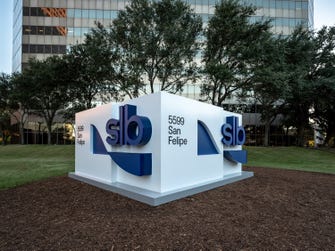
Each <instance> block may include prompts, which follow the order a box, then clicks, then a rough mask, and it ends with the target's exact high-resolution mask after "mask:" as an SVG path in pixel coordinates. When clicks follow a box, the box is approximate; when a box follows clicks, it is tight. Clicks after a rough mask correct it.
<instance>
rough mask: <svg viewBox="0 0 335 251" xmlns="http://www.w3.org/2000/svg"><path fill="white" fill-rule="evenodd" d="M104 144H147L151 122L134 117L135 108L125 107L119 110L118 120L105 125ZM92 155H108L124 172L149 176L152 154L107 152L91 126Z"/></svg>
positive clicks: (131, 106)
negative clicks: (105, 135)
mask: <svg viewBox="0 0 335 251" xmlns="http://www.w3.org/2000/svg"><path fill="white" fill-rule="evenodd" d="M106 132H107V134H108V136H107V138H106V142H107V143H108V144H109V145H111V146H117V145H118V146H123V145H132V146H140V145H145V144H146V143H148V142H149V140H150V138H151V133H152V127H151V122H150V120H149V119H148V118H147V117H143V116H138V115H136V106H134V105H125V106H120V108H119V119H118V120H117V119H113V118H112V119H110V120H108V121H107V123H106ZM91 137H92V142H93V153H94V154H103V155H109V156H110V157H111V158H112V159H113V161H114V162H115V163H116V164H117V165H118V166H120V167H121V168H122V169H123V170H125V171H126V172H129V173H131V174H134V175H137V176H143V175H151V173H152V154H151V153H130V152H108V151H107V150H106V147H105V144H104V142H103V140H102V138H101V136H100V134H99V132H98V130H97V128H96V127H95V126H94V125H91Z"/></svg>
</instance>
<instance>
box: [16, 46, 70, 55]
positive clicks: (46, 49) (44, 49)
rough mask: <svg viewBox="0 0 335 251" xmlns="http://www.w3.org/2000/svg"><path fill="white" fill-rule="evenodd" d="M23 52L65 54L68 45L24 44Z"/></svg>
mask: <svg viewBox="0 0 335 251" xmlns="http://www.w3.org/2000/svg"><path fill="white" fill-rule="evenodd" d="M22 53H45V54H65V53H66V45H51V44H22Z"/></svg>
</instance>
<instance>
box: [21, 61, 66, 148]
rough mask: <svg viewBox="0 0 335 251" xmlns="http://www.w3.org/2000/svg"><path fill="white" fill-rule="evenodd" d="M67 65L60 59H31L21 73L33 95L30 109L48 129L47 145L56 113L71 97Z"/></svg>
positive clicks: (49, 142)
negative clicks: (41, 119) (43, 121)
mask: <svg viewBox="0 0 335 251" xmlns="http://www.w3.org/2000/svg"><path fill="white" fill-rule="evenodd" d="M68 69H69V65H68V64H67V62H66V61H65V60H63V59H62V58H61V57H57V56H55V57H49V58H47V59H45V60H43V61H37V60H36V59H31V60H30V61H29V63H28V68H27V69H26V70H25V71H24V72H23V77H24V80H25V82H26V83H27V84H29V85H30V88H31V92H32V93H33V105H32V107H31V108H32V109H33V110H34V113H36V114H37V115H39V116H41V117H43V118H44V120H45V123H46V126H47V129H48V144H51V132H52V125H53V121H54V118H55V116H56V114H57V112H58V111H59V110H61V109H64V108H65V107H67V105H68V103H69V101H70V99H71V96H70V95H69V94H70V93H69V86H68V82H69V81H71V76H70V75H71V73H70V72H69V70H68Z"/></svg>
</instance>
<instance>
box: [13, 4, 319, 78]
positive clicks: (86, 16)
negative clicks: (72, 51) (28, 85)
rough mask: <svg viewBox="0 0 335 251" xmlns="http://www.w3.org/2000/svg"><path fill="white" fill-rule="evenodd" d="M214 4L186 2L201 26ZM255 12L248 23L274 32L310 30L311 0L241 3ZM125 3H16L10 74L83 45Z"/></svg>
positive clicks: (287, 32) (311, 16)
mask: <svg viewBox="0 0 335 251" xmlns="http://www.w3.org/2000/svg"><path fill="white" fill-rule="evenodd" d="M215 2H216V1H215V0H189V1H188V3H189V4H191V6H192V8H193V9H194V11H195V12H196V13H197V14H199V15H201V17H202V18H203V21H204V22H207V20H208V19H209V18H210V16H211V15H213V13H214V5H215ZM241 3H245V4H252V5H255V6H256V7H257V8H258V10H257V12H256V15H255V16H254V17H252V18H251V22H252V21H255V20H257V19H260V18H262V17H266V18H268V17H269V18H272V24H273V31H274V32H275V33H277V34H280V33H282V34H283V35H288V34H290V33H291V32H292V31H293V29H294V28H295V27H296V26H297V25H298V24H303V25H305V26H306V27H313V9H314V6H313V0H289V1H288V0H286V1H283V0H241ZM126 4H127V1H125V0H15V1H14V22H13V60H12V64H13V65H12V71H13V72H16V71H21V70H22V69H23V68H24V67H25V64H26V63H27V62H28V59H29V58H30V57H35V58H37V59H44V58H46V57H48V56H50V55H55V54H63V53H65V52H66V48H67V46H69V45H71V44H75V43H77V42H79V43H80V42H82V41H83V38H84V35H85V33H87V32H88V31H89V30H90V28H92V27H94V23H95V21H99V22H101V23H102V24H104V25H107V26H108V25H109V24H110V22H111V20H113V19H114V18H116V17H117V12H118V10H122V9H124V7H125V5H126Z"/></svg>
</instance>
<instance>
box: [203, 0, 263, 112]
mask: <svg viewBox="0 0 335 251" xmlns="http://www.w3.org/2000/svg"><path fill="white" fill-rule="evenodd" d="M254 13H255V9H254V8H253V7H250V6H243V5H240V4H239V3H238V2H237V1H234V0H228V1H221V2H220V4H218V5H216V6H215V13H214V16H213V17H212V18H211V19H210V20H209V23H208V27H207V29H206V31H205V37H206V42H205V48H204V54H203V59H202V61H203V63H204V68H203V74H204V76H205V83H204V84H203V85H202V89H201V95H202V96H203V97H204V100H205V101H210V102H211V103H212V104H214V105H217V106H223V103H224V101H225V100H226V99H227V98H230V97H232V95H236V94H238V92H241V91H244V90H248V89H250V87H251V86H250V85H251V77H252V67H253V65H254V64H255V63H256V62H257V57H258V53H257V52H258V51H259V50H260V44H261V42H262V40H264V37H268V36H270V35H269V34H270V33H269V23H268V22H260V23H254V24H251V23H250V22H249V17H250V16H251V15H253V14H254Z"/></svg>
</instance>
